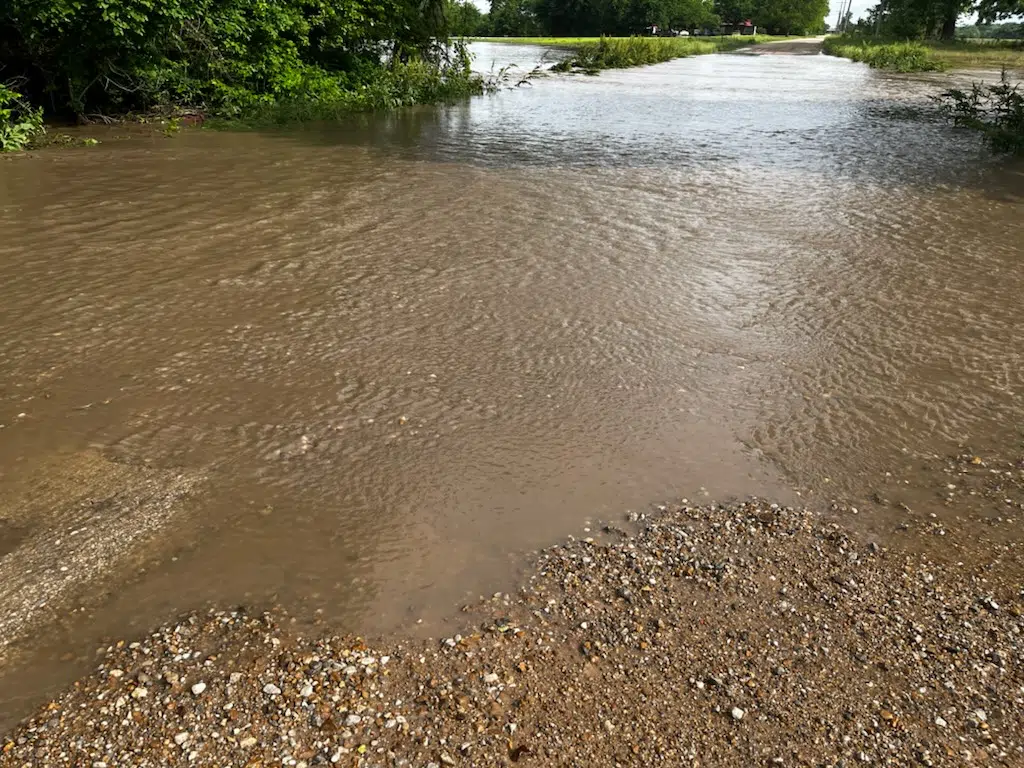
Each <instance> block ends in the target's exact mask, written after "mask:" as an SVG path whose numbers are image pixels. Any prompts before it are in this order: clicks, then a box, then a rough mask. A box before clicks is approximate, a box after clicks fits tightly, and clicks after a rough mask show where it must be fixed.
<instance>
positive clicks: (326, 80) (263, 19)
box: [0, 0, 484, 146]
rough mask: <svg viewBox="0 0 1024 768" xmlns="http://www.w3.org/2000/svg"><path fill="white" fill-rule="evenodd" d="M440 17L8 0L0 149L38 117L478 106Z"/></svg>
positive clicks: (162, 2)
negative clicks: (464, 100)
mask: <svg viewBox="0 0 1024 768" xmlns="http://www.w3.org/2000/svg"><path fill="white" fill-rule="evenodd" d="M446 10H447V5H446V2H445V0H423V1H422V2H421V1H420V0H277V2H273V3H268V2H265V0H147V1H146V2H138V0H104V2H80V1H79V0H7V2H5V3H2V4H0V82H2V83H5V84H6V85H5V89H6V90H5V91H4V92H3V93H4V94H7V95H6V101H7V104H6V105H5V107H4V109H5V112H4V115H5V116H4V118H3V125H4V131H5V136H9V137H11V138H10V139H9V141H8V142H7V143H8V144H9V145H10V146H13V145H14V144H15V143H21V142H22V141H23V139H24V137H25V135H26V129H25V128H24V125H25V122H26V120H28V119H29V117H30V116H31V117H32V119H34V116H36V115H38V109H39V108H42V109H43V110H44V111H45V112H46V114H47V116H48V117H50V118H54V119H57V120H65V121H76V122H80V123H86V122H97V121H99V122H106V121H109V120H111V119H113V118H120V117H123V116H125V115H131V114H136V115H137V114H154V113H155V114H162V115H165V116H173V115H180V114H188V115H197V114H198V115H201V116H216V117H222V118H229V119H243V120H244V119H248V118H250V117H256V118H258V119H269V118H277V119H291V118H293V117H294V118H300V119H306V118H312V117H319V116H328V115H336V114H338V113H341V112H347V111H352V110H362V109H389V108H394V107H397V106H402V105H406V104H414V103H422V102H430V101H438V100H442V99H448V98H454V97H459V96H464V95H467V94H471V93H477V92H479V91H480V90H481V89H482V88H483V87H484V83H483V81H482V80H481V79H480V78H479V77H478V76H476V75H473V74H472V73H471V71H470V67H469V56H468V53H467V52H466V48H465V46H464V45H462V44H460V43H455V44H452V43H450V38H449V35H448V16H447V12H446ZM11 92H17V93H19V94H20V96H19V97H17V100H16V101H15V100H14V97H11V96H10V95H9V94H10V93H11ZM11 104H14V106H13V107H12V106H10V105H11ZM29 104H30V105H32V106H31V107H27V106H26V105H29ZM19 126H20V127H19Z"/></svg>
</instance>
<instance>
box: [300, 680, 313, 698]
mask: <svg viewBox="0 0 1024 768" xmlns="http://www.w3.org/2000/svg"><path fill="white" fill-rule="evenodd" d="M312 695H313V686H312V685H310V684H309V683H306V684H305V685H304V686H302V690H300V691H299V696H301V697H302V698H304V699H308V698H309V697H310V696H312Z"/></svg>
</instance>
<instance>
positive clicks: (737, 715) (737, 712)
mask: <svg viewBox="0 0 1024 768" xmlns="http://www.w3.org/2000/svg"><path fill="white" fill-rule="evenodd" d="M745 714H747V713H746V712H744V711H743V710H742V709H740V708H739V707H733V708H732V719H733V720H742V719H743V716H744V715H745Z"/></svg>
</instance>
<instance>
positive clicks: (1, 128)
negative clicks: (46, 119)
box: [0, 83, 46, 152]
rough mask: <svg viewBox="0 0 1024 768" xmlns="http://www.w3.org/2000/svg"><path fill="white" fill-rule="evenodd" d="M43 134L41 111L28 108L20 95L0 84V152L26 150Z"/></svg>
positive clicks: (44, 130)
mask: <svg viewBox="0 0 1024 768" xmlns="http://www.w3.org/2000/svg"><path fill="white" fill-rule="evenodd" d="M45 132H46V129H45V128H44V127H43V110H42V109H33V108H32V107H30V106H28V105H27V104H26V103H25V102H24V101H23V100H22V98H21V94H20V93H18V92H17V91H15V90H12V89H11V88H8V87H7V86H6V85H4V84H3V83H0V152H18V151H20V150H22V149H26V148H27V147H28V146H29V145H30V144H31V143H32V142H33V141H35V140H36V139H38V138H39V137H41V136H42V135H43V134H44V133H45Z"/></svg>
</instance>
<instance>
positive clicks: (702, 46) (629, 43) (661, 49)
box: [552, 36, 773, 72]
mask: <svg viewBox="0 0 1024 768" xmlns="http://www.w3.org/2000/svg"><path fill="white" fill-rule="evenodd" d="M771 39H773V38H768V37H760V38H757V37H754V36H746V37H739V36H736V37H720V38H703V39H702V38H693V37H629V38H610V37H605V38H600V39H598V40H596V41H587V42H582V43H578V44H575V45H573V47H574V48H575V51H574V54H573V55H572V56H569V57H567V58H565V59H563V60H562V61H560V62H558V63H557V64H556V65H555V66H554V67H552V69H554V70H555V71H562V72H565V71H570V70H582V71H584V72H597V71H598V70H601V69H613V68H622V67H638V66H643V65H646V64H657V63H659V62H662V61H669V60H670V59H679V58H683V57H686V56H699V55H701V54H705V53H717V52H719V51H731V50H735V49H737V48H741V47H743V46H746V45H750V44H752V43H755V42H765V41H766V40H771Z"/></svg>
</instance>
